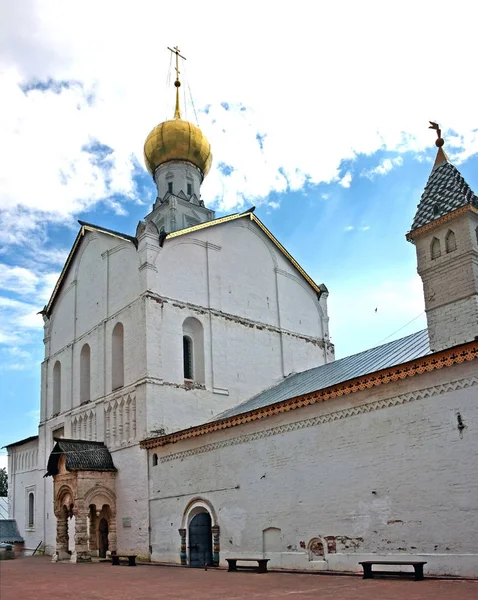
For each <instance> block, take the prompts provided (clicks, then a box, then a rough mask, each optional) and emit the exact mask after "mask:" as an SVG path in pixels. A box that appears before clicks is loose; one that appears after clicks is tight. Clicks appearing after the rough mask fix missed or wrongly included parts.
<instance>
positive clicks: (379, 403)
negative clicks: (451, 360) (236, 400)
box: [160, 377, 478, 463]
mask: <svg viewBox="0 0 478 600" xmlns="http://www.w3.org/2000/svg"><path fill="white" fill-rule="evenodd" d="M475 385H478V377H470V378H468V379H460V380H458V381H453V382H451V383H445V384H441V385H437V386H433V387H428V388H424V389H421V390H416V391H413V392H408V393H406V394H400V395H399V396H394V397H392V398H386V399H384V400H375V401H374V402H369V403H368V404H361V405H359V406H353V407H350V408H344V409H343V410H338V411H334V412H330V413H327V414H325V415H319V416H317V417H312V418H310V419H304V420H303V421H294V422H293V423H287V424H284V425H279V426H277V427H271V428H270V429H263V430H262V431H257V432H254V433H249V434H247V435H241V436H238V437H235V438H231V439H228V440H221V441H219V442H213V443H211V444H205V445H204V446H199V447H198V448H192V449H191V450H184V451H182V452H175V453H173V454H168V455H167V456H164V457H162V458H161V459H160V462H161V463H165V462H170V461H173V460H183V459H184V458H187V457H189V456H195V455H197V454H204V453H205V452H211V451H213V450H218V449H221V448H225V447H227V446H236V445H237V444H246V443H249V442H254V441H256V440H260V439H262V438H267V437H271V436H273V435H280V434H282V433H286V432H288V431H296V430H298V429H305V428H307V427H317V426H318V425H323V424H324V423H330V422H331V421H338V420H341V419H346V418H348V417H354V416H357V415H360V414H364V413H369V412H373V411H376V410H381V409H383V408H389V407H392V406H399V405H401V404H407V403H409V402H414V401H415V400H423V399H424V398H429V397H432V396H439V395H442V394H446V393H447V392H455V391H457V390H462V389H465V388H469V387H472V386H475Z"/></svg>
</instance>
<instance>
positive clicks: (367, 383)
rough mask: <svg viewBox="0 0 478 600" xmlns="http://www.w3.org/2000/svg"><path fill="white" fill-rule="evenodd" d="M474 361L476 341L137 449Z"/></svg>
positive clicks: (157, 439) (145, 442) (477, 349)
mask: <svg viewBox="0 0 478 600" xmlns="http://www.w3.org/2000/svg"><path fill="white" fill-rule="evenodd" d="M476 358H478V341H473V342H468V343H467V344H462V345H460V346H455V347H453V348H449V349H447V350H442V351H440V352H435V353H433V354H429V355H427V356H424V357H422V358H419V359H416V360H413V361H410V362H406V363H402V364H400V365H396V366H394V367H391V368H389V369H382V370H380V371H376V372H374V373H370V374H368V375H364V376H362V377H357V378H355V379H350V380H349V381H345V382H343V383H340V384H337V385H334V386H330V387H327V388H323V389H321V390H317V391H314V392H310V393H309V394H303V395H302V396H296V397H295V398H289V399H288V400H283V401H281V402H277V403H275V404H270V405H268V406H264V407H261V408H256V409H255V410H251V411H249V412H245V413H241V414H239V415H234V416H232V417H227V418H225V419H218V420H217V421H212V422H210V423H204V424H202V425H197V426H195V427H190V428H189V429H183V430H181V431H176V432H174V433H170V434H167V435H162V436H157V437H154V438H148V439H145V440H142V441H141V443H140V446H141V448H146V449H148V448H156V447H158V446H166V445H168V444H173V443H175V442H179V441H180V440H185V439H189V438H194V437H198V436H201V435H205V434H207V433H212V432H213V431H220V430H223V429H230V428H232V427H236V426H238V425H243V424H245V423H250V422H252V421H257V420H259V419H265V418H267V417H271V416H273V415H277V414H280V413H284V412H289V411H291V410H297V409H298V408H302V407H304V406H309V405H310V404H317V403H318V402H325V401H326V400H330V399H333V398H338V397H340V396H345V395H347V394H353V393H355V392H359V391H361V390H365V389H371V388H374V387H378V386H380V385H385V384H387V383H393V382H396V381H400V380H402V379H407V378H409V377H414V376H415V375H422V374H423V373H427V372H431V371H435V370H437V369H442V368H444V367H451V366H452V365H456V364H460V363H464V362H466V361H471V360H475V359H476Z"/></svg>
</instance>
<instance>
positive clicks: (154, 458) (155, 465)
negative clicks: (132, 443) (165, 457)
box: [153, 454, 158, 467]
mask: <svg viewBox="0 0 478 600" xmlns="http://www.w3.org/2000/svg"><path fill="white" fill-rule="evenodd" d="M157 466H158V455H157V454H153V467H157Z"/></svg>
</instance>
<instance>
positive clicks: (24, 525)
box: [8, 439, 43, 550]
mask: <svg viewBox="0 0 478 600" xmlns="http://www.w3.org/2000/svg"><path fill="white" fill-rule="evenodd" d="M8 475H9V487H8V504H9V518H11V519H15V520H16V522H17V526H18V530H19V532H20V535H21V536H22V537H23V539H24V540H25V549H26V550H33V549H35V548H36V547H37V545H38V544H39V543H40V542H41V541H42V539H43V537H42V535H43V490H42V488H41V487H40V486H39V485H38V484H39V481H40V478H41V475H42V473H41V468H40V465H39V460H38V440H37V439H34V440H31V441H30V442H27V443H26V444H21V445H20V446H16V447H15V448H13V449H12V448H9V454H8ZM30 492H33V494H34V498H35V503H34V522H33V527H30V524H29V523H28V494H29V493H30Z"/></svg>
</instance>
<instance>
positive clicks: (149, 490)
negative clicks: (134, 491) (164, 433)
mask: <svg viewBox="0 0 478 600" xmlns="http://www.w3.org/2000/svg"><path fill="white" fill-rule="evenodd" d="M146 462H147V468H146V475H147V477H148V486H147V488H146V489H147V490H148V554H149V560H151V555H152V548H151V482H150V478H149V450H148V449H146Z"/></svg>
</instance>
